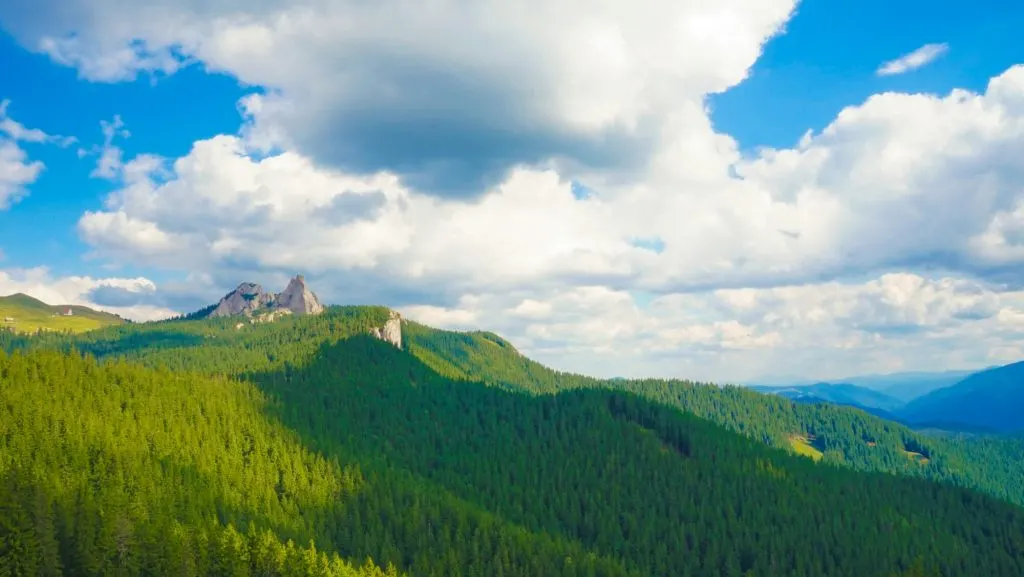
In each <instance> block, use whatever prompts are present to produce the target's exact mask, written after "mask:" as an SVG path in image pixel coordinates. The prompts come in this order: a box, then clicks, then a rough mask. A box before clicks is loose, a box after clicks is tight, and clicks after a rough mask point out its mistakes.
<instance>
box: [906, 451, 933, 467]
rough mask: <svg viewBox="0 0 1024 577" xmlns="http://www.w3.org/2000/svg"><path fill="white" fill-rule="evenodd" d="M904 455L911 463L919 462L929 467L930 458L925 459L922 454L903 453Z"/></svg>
mask: <svg viewBox="0 0 1024 577" xmlns="http://www.w3.org/2000/svg"><path fill="white" fill-rule="evenodd" d="M903 454H904V455H906V456H907V458H908V459H910V460H911V461H917V463H918V464H921V465H927V464H928V457H925V456H924V455H922V454H921V453H915V452H914V451H906V450H905V451H903Z"/></svg>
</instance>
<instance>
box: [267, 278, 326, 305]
mask: <svg viewBox="0 0 1024 577" xmlns="http://www.w3.org/2000/svg"><path fill="white" fill-rule="evenodd" d="M274 308H277V309H285V310H289V311H291V312H292V313H293V314H297V315H318V314H320V313H322V312H324V305H322V304H320V299H318V298H316V295H315V294H313V291H311V290H309V287H307V286H306V279H305V278H304V277H303V276H302V275H301V274H300V275H298V276H296V277H295V278H293V279H292V280H291V282H289V283H288V288H286V289H284V292H282V293H281V294H279V295H277V298H275V299H274Z"/></svg>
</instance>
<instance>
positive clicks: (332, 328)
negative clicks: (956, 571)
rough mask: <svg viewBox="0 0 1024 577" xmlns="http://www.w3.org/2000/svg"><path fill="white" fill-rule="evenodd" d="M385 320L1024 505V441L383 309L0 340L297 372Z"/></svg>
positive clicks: (498, 358)
mask: <svg viewBox="0 0 1024 577" xmlns="http://www.w3.org/2000/svg"><path fill="white" fill-rule="evenodd" d="M388 323H391V326H392V328H393V329H398V332H399V334H398V335H397V336H399V339H393V340H391V341H389V342H390V343H391V344H392V345H394V348H396V349H401V350H403V351H406V352H407V353H409V354H411V355H412V356H413V357H415V358H416V359H417V360H418V361H419V362H422V363H424V364H425V365H426V366H428V367H429V368H430V369H431V370H432V371H434V372H436V373H437V374H439V375H441V376H443V377H445V378H447V379H450V380H454V381H460V382H469V383H474V384H476V385H478V386H479V385H481V384H482V385H486V386H490V387H493V388H496V389H504V390H508V391H513V392H517V393H523V394H528V395H532V396H536V395H549V394H556V393H560V392H570V391H574V390H579V389H602V390H613V391H622V392H626V393H630V394H637V395H640V396H642V397H644V398H646V399H649V400H651V401H654V402H657V403H662V404H665V405H668V406H671V407H674V408H675V409H677V410H681V411H684V412H687V413H691V414H693V415H696V416H698V417H700V418H703V419H707V420H709V421H712V422H714V423H716V424H718V425H721V426H724V427H726V428H727V429H729V430H732V431H735V432H738V433H741V434H743V435H745V436H747V437H748V438H751V439H753V440H755V441H757V442H759V443H763V444H767V445H769V446H771V447H775V448H779V449H783V450H786V451H793V452H798V453H801V454H807V455H809V456H813V457H814V458H816V459H820V460H821V461H822V462H824V463H827V464H830V465H832V466H836V467H844V468H849V469H854V470H861V471H876V472H885V473H891V474H898V475H902V476H911V477H919V478H923V479H929V480H936V481H943V482H950V483H954V484H957V485H960V486H965V487H972V488H975V489H978V490H981V491H984V492H986V493H988V494H991V495H994V496H997V497H999V498H1002V499H1007V500H1010V501H1012V502H1014V503H1019V504H1024V443H1022V442H1021V441H1019V440H1013V439H994V438H989V437H986V436H969V435H962V434H959V433H957V434H944V435H942V436H930V435H923V434H920V433H918V432H916V431H914V430H912V429H910V428H908V427H906V426H903V425H900V424H898V423H894V422H892V421H888V420H883V419H882V418H878V417H876V416H874V415H871V414H868V413H866V412H865V411H863V410H859V409H855V408H851V407H846V406H840V405H835V404H830V403H823V404H808V403H794V402H793V401H791V400H789V399H786V398H783V397H778V396H774V395H764V394H761V393H758V392H756V391H751V390H749V389H746V388H744V387H736V386H723V387H719V386H716V385H711V384H701V383H693V382H688V381H679V380H666V379H623V380H602V379H596V378H592V377H587V376H583V375H576V374H570V373H563V372H559V371H554V370H552V369H550V368H548V367H545V366H543V365H541V364H540V363H537V362H535V361H533V360H531V359H529V358H528V357H526V356H524V355H523V354H521V353H520V352H519V351H518V350H516V348H515V347H514V346H513V345H512V344H511V343H509V342H508V341H507V340H505V339H503V338H501V337H500V336H498V335H496V334H494V333H490V332H485V331H474V332H469V333H463V332H452V331H443V330H438V329H433V328H430V327H427V326H424V325H421V324H419V323H415V322H412V321H409V320H406V319H401V318H400V317H398V315H397V314H396V313H394V312H393V311H390V310H389V309H387V308H384V307H333V306H332V307H327V309H326V310H325V312H324V313H323V314H321V315H307V316H298V315H288V316H284V317H281V318H279V319H277V320H275V321H274V322H272V323H252V324H250V323H238V319H237V317H226V318H212V319H203V320H184V319H178V320H174V321H165V322H159V323H142V324H137V325H130V326H125V327H111V328H108V329H104V330H101V331H96V332H90V333H86V334H83V335H80V336H74V337H68V336H61V335H43V336H39V337H33V338H25V337H19V336H17V335H10V334H8V335H4V334H2V333H0V348H3V349H6V350H25V349H35V348H57V349H62V350H64V349H68V348H70V347H72V346H73V347H74V348H75V349H77V350H79V351H81V352H84V353H88V354H91V355H93V356H95V357H97V358H124V359H126V360H129V361H131V362H137V363H143V364H146V365H148V366H159V367H164V368H166V369H168V370H175V371H177V370H185V371H196V370H201V371H202V372H205V373H207V374H210V375H215V376H216V375H224V374H233V375H245V374H253V373H256V372H259V371H262V370H267V367H272V366H284V367H288V366H300V365H302V364H303V363H306V362H308V360H309V359H310V358H312V356H313V355H315V354H316V351H317V349H318V347H320V346H322V345H324V344H325V343H327V342H333V341H334V340H337V339H338V338H342V336H340V335H348V334H352V333H351V331H356V334H360V335H367V336H372V337H376V338H378V339H380V338H381V337H382V336H386V334H389V333H391V334H393V333H394V332H395V331H394V330H391V331H385V330H384V329H385V327H386V326H387V325H388ZM240 324H241V326H239V325H240ZM343 327H344V332H343V333H339V332H338V331H341V330H342V328H343Z"/></svg>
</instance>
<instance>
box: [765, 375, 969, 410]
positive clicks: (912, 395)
mask: <svg viewBox="0 0 1024 577" xmlns="http://www.w3.org/2000/svg"><path fill="white" fill-rule="evenodd" d="M975 372H977V371H974V370H956V371H939V372H922V371H914V372H904V373H891V374H885V375H858V376H853V377H845V378H842V379H831V380H829V381H828V382H829V383H842V384H845V385H854V386H857V387H860V388H864V389H870V390H874V391H879V392H882V393H884V394H885V395H886V396H888V397H892V398H894V399H896V400H898V401H900V403H901V404H902V403H908V402H910V401H911V400H913V399H916V398H917V397H920V396H922V395H926V394H928V393H930V392H932V391H935V390H938V389H941V388H943V387H949V386H952V385H955V384H956V383H958V382H960V381H962V380H963V379H964V378H966V377H968V376H970V375H972V374H974V373H975ZM823 381H824V380H823V379H793V380H790V381H774V382H765V383H758V384H756V385H755V384H751V386H753V387H755V388H757V387H773V388H777V387H807V386H811V385H816V384H820V383H822V382H823Z"/></svg>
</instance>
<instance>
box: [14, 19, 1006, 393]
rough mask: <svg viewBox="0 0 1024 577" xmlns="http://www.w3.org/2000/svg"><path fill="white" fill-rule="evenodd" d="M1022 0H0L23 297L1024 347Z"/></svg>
mask: <svg viewBox="0 0 1024 577" xmlns="http://www.w3.org/2000/svg"><path fill="white" fill-rule="evenodd" d="M1022 21H1024V4H1020V3H1010V2H1006V1H1005V0H980V1H979V2H975V3H973V4H972V5H971V7H970V8H967V7H966V5H964V4H963V3H954V2H952V1H947V0H940V1H937V2H928V3H925V2H923V1H919V0H910V1H907V2H900V3H892V2H884V3H883V2H882V1H881V0H866V1H860V2H853V1H847V0H835V1H829V2H826V1H825V0H807V1H804V2H797V1H796V0H719V1H718V2H714V3H711V2H701V1H698V0H672V1H669V0H642V1H637V0H631V1H628V2H627V1H626V0H607V1H605V2H601V3H596V4H595V3H593V2H578V1H572V0H554V1H551V0H544V1H541V0H517V1H516V2H510V1H507V0H479V1H477V2H474V3H461V2H450V1H441V2H432V3H428V4H423V3H411V2H405V1H402V0H381V1H379V2H374V3H365V2H356V1H353V0H334V1H327V0H293V1H289V2H281V1H278V0H248V1H247V2H240V1H238V0H203V1H202V2H200V1H199V0H176V1H175V2H171V1H169V0H136V1H134V2H130V3H128V2H123V1H122V0H35V1H34V2H31V3H29V2H17V1H16V2H5V3H0V102H2V107H0V295H2V294H10V293H14V292H25V293H28V294H31V295H32V296H35V297H37V298H40V299H42V300H44V301H46V302H49V303H52V304H58V303H60V304H83V305H87V306H93V307H96V308H100V309H104V310H109V311H112V312H116V313H118V314H122V315H124V316H126V317H128V318H132V319H134V320H153V319H159V318H164V317H167V316H169V315H173V314H176V313H180V312H189V311H192V310H196V309H198V308H201V307H202V306H204V305H206V304H208V303H212V302H216V300H217V299H218V298H219V297H221V296H223V295H224V294H225V293H226V292H228V291H229V290H231V289H232V288H234V287H235V286H237V285H238V284H239V283H240V282H242V281H254V282H259V283H262V284H263V285H264V286H265V287H266V288H267V289H269V290H281V289H283V288H284V286H285V284H286V283H287V280H288V278H289V277H290V276H292V275H294V274H304V275H305V276H306V279H307V282H308V284H309V285H310V286H311V287H312V288H313V290H314V291H316V292H317V293H318V294H319V296H320V297H321V299H322V300H324V301H326V302H328V303H333V304H383V305H387V306H390V307H392V308H394V309H396V310H398V311H400V312H401V313H402V314H403V315H404V316H406V317H408V318H411V319H415V320H418V321H421V322H424V323H427V324H430V325H433V326H438V327H444V328H451V329H458V330H469V329H484V330H491V331H494V332H497V333H499V334H501V335H503V336H504V337H506V338H508V339H509V340H510V341H511V342H512V343H513V344H514V345H515V346H517V347H518V348H519V349H520V350H521V351H523V352H524V353H525V354H527V355H529V356H531V357H532V358H535V359H537V360H540V361H541V362H544V363H546V364H548V365H550V366H553V367H556V368H558V369H563V370H569V371H574V372H581V373H586V374H592V375H599V376H625V377H632V376H664V377H681V378H691V379H698V380H704V381H715V382H750V381H768V380H771V381H780V380H785V379H799V380H805V379H816V378H821V379H830V378H839V377H841V376H846V375H856V374H873V373H886V372H897V371H915V370H948V369H970V368H980V367H987V366H991V365H994V364H1000V363H1008V362H1014V361H1018V360H1021V359H1022V358H1024V44H1022V43H1020V42H1019V41H1016V40H1015V37H1016V35H1017V34H1016V33H1017V31H1018V30H1017V29H1018V26H1017V25H1016V23H1019V22H1022Z"/></svg>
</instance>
